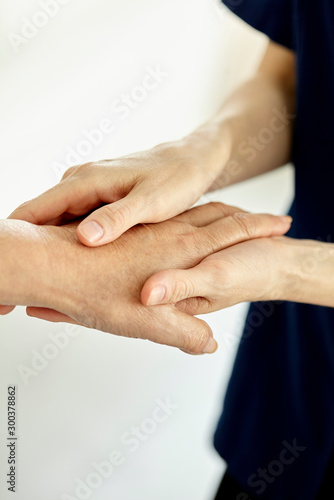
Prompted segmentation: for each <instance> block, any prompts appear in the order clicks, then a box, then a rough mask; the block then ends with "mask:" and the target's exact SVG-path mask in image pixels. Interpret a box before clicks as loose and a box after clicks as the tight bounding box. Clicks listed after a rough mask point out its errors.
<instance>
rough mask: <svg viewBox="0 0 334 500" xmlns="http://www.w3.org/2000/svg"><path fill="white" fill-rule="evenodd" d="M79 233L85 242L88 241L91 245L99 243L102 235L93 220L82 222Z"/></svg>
mask: <svg viewBox="0 0 334 500" xmlns="http://www.w3.org/2000/svg"><path fill="white" fill-rule="evenodd" d="M80 233H81V234H82V236H84V237H85V238H86V240H88V241H90V242H91V243H95V242H96V241H99V240H100V239H101V238H102V236H103V234H104V233H103V229H102V227H101V226H100V224H98V223H97V222H95V221H94V220H90V221H89V222H84V223H83V224H82V225H81V226H80Z"/></svg>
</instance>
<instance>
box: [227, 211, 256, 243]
mask: <svg viewBox="0 0 334 500" xmlns="http://www.w3.org/2000/svg"><path fill="white" fill-rule="evenodd" d="M232 218H233V221H234V222H235V224H237V225H238V227H239V228H240V229H241V232H242V234H244V235H246V236H247V237H248V238H252V237H253V236H254V235H255V234H256V229H257V224H256V220H255V219H254V217H252V215H251V214H248V213H243V212H236V213H235V214H233V215H232Z"/></svg>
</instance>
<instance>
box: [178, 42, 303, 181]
mask: <svg viewBox="0 0 334 500" xmlns="http://www.w3.org/2000/svg"><path fill="white" fill-rule="evenodd" d="M295 79H296V77H295V54H294V53H293V52H292V51H290V50H288V49H286V48H284V47H282V46H280V45H278V44H276V43H274V42H271V41H270V42H269V44H268V48H267V51H266V53H265V55H264V58H263V60H262V62H261V64H260V67H259V69H258V71H257V73H256V74H255V75H254V77H253V78H251V79H250V80H249V81H247V82H246V83H245V84H244V85H242V86H241V87H239V88H238V89H236V91H235V92H234V93H233V94H232V95H231V96H230V97H229V98H228V99H227V100H226V101H225V102H224V104H223V105H222V107H221V109H220V111H219V112H218V113H217V115H216V116H215V117H213V118H212V119H211V120H210V121H208V122H207V123H206V124H204V125H203V126H202V127H200V128H199V129H197V130H196V131H195V132H194V133H193V134H191V135H190V136H189V137H187V138H186V139H185V141H186V142H187V143H188V144H189V147H190V148H192V147H195V142H198V143H201V142H202V143H203V146H202V147H203V148H205V143H208V144H209V146H207V147H209V148H210V154H211V157H212V161H211V163H210V164H212V167H211V170H210V169H209V171H208V173H209V174H210V175H211V176H212V177H214V176H215V174H216V173H217V174H218V177H217V178H216V179H215V180H214V182H213V183H212V185H211V186H210V188H209V190H213V189H217V188H221V187H224V186H227V185H231V184H235V183H237V182H240V181H243V180H245V179H248V178H251V177H255V176H257V175H260V174H263V173H265V172H268V171H269V170H273V169H275V168H277V167H280V166H282V165H285V164H286V163H288V162H289V160H290V152H291V144H292V130H293V118H294V111H295V91H296V82H295ZM197 147H198V146H197Z"/></svg>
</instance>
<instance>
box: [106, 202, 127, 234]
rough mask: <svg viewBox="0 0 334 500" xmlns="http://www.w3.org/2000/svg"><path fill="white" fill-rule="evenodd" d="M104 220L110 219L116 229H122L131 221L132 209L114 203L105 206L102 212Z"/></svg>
mask: <svg viewBox="0 0 334 500" xmlns="http://www.w3.org/2000/svg"><path fill="white" fill-rule="evenodd" d="M102 213H103V214H104V217H105V218H110V217H111V218H112V219H113V224H115V225H116V227H117V228H122V227H124V226H126V225H127V224H128V222H129V220H131V217H132V209H131V208H130V206H129V205H128V204H127V203H122V202H116V203H111V204H109V205H107V206H106V207H105V208H104V210H103V212H101V215H102Z"/></svg>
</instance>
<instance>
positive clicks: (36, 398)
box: [0, 0, 293, 500]
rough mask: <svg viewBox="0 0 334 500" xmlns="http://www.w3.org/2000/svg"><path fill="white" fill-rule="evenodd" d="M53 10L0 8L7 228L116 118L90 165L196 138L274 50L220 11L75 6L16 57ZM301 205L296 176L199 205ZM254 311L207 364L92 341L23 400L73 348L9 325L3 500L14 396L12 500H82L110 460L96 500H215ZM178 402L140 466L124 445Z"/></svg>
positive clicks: (103, 2)
mask: <svg viewBox="0 0 334 500" xmlns="http://www.w3.org/2000/svg"><path fill="white" fill-rule="evenodd" d="M41 3H43V1H42V0H41V1H37V0H29V1H28V0H25V2H22V1H19V0H11V1H9V0H0V29H1V49H0V60H1V70H0V71H1V78H0V109H1V115H0V137H1V148H0V162H1V163H0V165H1V168H0V190H1V196H0V217H2V218H5V217H6V216H7V215H8V214H9V213H10V212H11V211H12V210H13V209H14V208H15V207H16V206H17V205H18V204H19V203H21V202H23V201H25V200H27V199H30V198H32V197H33V196H35V195H37V194H39V193H40V192H41V191H43V190H45V189H46V188H48V187H50V186H52V185H53V184H54V183H55V182H57V181H58V180H59V176H60V170H61V168H60V167H59V164H63V165H65V163H66V161H65V160H66V156H67V154H68V152H69V150H71V151H73V149H74V150H77V149H78V147H79V149H80V141H82V140H83V139H84V135H83V132H82V131H83V130H91V129H93V128H95V127H96V126H98V124H99V122H100V120H101V119H102V118H104V117H106V118H110V119H111V120H112V121H113V123H114V127H115V129H114V131H113V133H111V134H109V135H108V134H105V136H104V138H103V142H102V143H101V144H100V145H99V146H94V147H92V150H91V152H90V154H89V155H86V156H85V155H83V154H81V159H82V161H88V160H91V159H96V158H108V157H117V156H118V155H123V154H126V153H130V152H134V151H137V150H141V149H144V148H148V147H150V146H153V145H155V144H157V143H159V142H162V141H166V140H169V139H174V138H178V137H180V136H182V135H184V134H186V133H188V132H190V131H191V130H192V129H193V128H194V127H196V126H197V125H198V124H199V123H201V122H202V121H203V120H205V119H206V118H208V117H209V116H210V114H211V113H213V112H214V111H215V110H216V109H217V108H218V106H219V105H220V103H221V102H222V100H223V98H224V96H225V95H226V94H227V93H228V92H229V91H230V90H231V88H233V87H234V86H235V85H236V84H237V83H238V82H239V81H241V80H242V79H244V78H247V76H248V75H249V74H250V73H251V72H252V71H253V70H254V67H255V66H256V64H257V62H258V60H259V58H260V57H261V55H262V54H263V51H264V49H265V44H266V40H265V38H264V37H262V36H261V35H258V34H256V33H255V32H254V31H252V30H250V29H248V28H247V27H245V26H244V25H243V23H241V22H238V21H236V20H235V19H234V18H233V17H232V16H230V15H228V14H227V11H226V10H225V9H223V8H221V7H220V6H218V4H217V3H216V2H215V1H213V0H169V1H168V2H167V1H163V0H159V1H158V0H141V1H140V2H138V1H135V0H122V2H119V1H116V0H109V1H107V0H80V1H79V0H70V1H68V2H67V4H66V5H62V6H61V7H60V8H59V11H58V12H56V13H55V15H54V17H51V16H49V18H45V16H44V21H45V22H46V25H45V26H44V27H41V28H40V29H38V30H37V32H36V33H32V34H31V39H30V40H28V42H27V43H24V44H22V45H20V46H19V47H18V50H17V51H15V50H14V48H13V47H12V45H11V43H10V41H9V36H12V39H13V35H10V33H15V34H20V32H21V29H22V26H23V24H24V23H25V21H24V18H27V19H29V20H32V19H34V20H35V21H37V22H38V21H40V22H42V23H43V16H42V17H41V16H40V15H37V14H36V13H37V12H38V11H41V7H40V4H41ZM44 3H46V2H44ZM51 3H52V2H51ZM63 3H64V4H65V3H66V2H65V1H64V2H63ZM38 16H39V17H38ZM157 65H158V66H159V67H160V68H161V71H163V72H164V73H165V74H168V75H166V76H164V77H162V81H161V83H159V85H158V86H157V88H156V89H155V90H152V91H151V92H149V93H148V95H147V96H146V98H145V99H144V100H143V102H141V103H138V105H137V107H136V108H135V109H131V111H130V112H129V114H128V116H127V117H126V118H125V119H123V120H121V119H120V117H119V115H118V114H117V113H115V112H114V111H112V110H111V105H112V103H113V102H114V101H116V100H117V99H119V98H120V96H121V95H122V94H123V93H129V92H130V93H131V92H136V90H134V89H135V87H136V86H138V85H140V84H141V82H142V80H143V78H144V76H145V74H146V73H147V71H149V69H148V68H151V69H152V68H155V67H156V66H157ZM56 165H58V167H56ZM292 189H293V186H292V176H291V169H290V167H284V168H283V169H280V170H278V171H276V172H274V173H271V174H267V175H265V176H262V177H261V178H258V179H255V180H252V181H249V182H245V183H243V184H241V185H239V186H233V187H231V188H228V189H225V190H223V191H221V192H217V193H213V194H212V195H210V196H208V197H204V198H203V199H202V200H201V202H205V201H207V200H208V199H217V200H222V201H225V202H227V203H231V204H234V205H239V206H241V207H243V208H245V209H248V210H251V211H271V212H274V213H283V212H285V211H286V209H287V207H288V205H289V202H290V199H291V196H292ZM14 286H15V284H14ZM245 311H246V305H245V304H242V305H239V306H236V307H233V308H230V309H228V310H225V311H222V312H219V313H215V314H211V315H208V316H206V317H205V319H206V320H207V321H208V322H209V324H210V326H211V327H212V328H213V331H214V334H215V337H216V338H217V339H218V342H219V344H220V347H219V349H218V352H217V353H216V354H215V355H213V356H204V357H191V356H187V355H185V354H184V353H182V352H180V351H178V350H173V349H172V348H168V347H164V346H159V345H155V344H150V343H148V342H140V341H137V340H130V339H123V338H118V337H113V336H111V335H106V334H102V333H100V332H95V331H88V330H84V329H80V333H79V335H77V336H75V337H73V338H72V337H71V338H70V339H69V337H66V338H68V339H69V341H68V345H67V346H66V348H64V349H59V352H58V354H57V355H56V357H55V358H54V359H52V360H49V361H48V362H47V364H46V366H44V367H42V366H40V367H39V368H40V371H39V372H36V373H37V374H36V376H31V377H30V378H29V380H28V383H27V385H26V384H24V382H23V380H22V377H21V376H20V374H19V371H18V367H19V366H20V365H25V366H28V367H31V366H32V365H31V363H32V362H33V358H34V353H35V352H36V351H38V352H39V353H42V352H43V349H44V352H45V346H46V345H47V344H50V343H53V342H54V341H52V340H51V335H52V334H53V335H54V334H58V333H59V334H64V332H65V335H66V331H67V330H66V326H65V325H63V324H58V325H51V324H47V323H44V322H41V321H38V320H34V319H31V318H27V317H26V316H25V312H24V309H23V308H17V310H16V311H15V312H14V313H13V314H11V315H9V316H7V317H4V318H0V334H1V336H0V342H1V349H0V367H1V368H0V369H1V386H0V387H1V406H0V408H1V409H0V471H1V472H0V496H1V499H3V500H7V499H9V498H12V496H13V495H12V494H11V493H10V492H8V491H7V489H6V484H5V481H6V477H5V472H6V471H7V464H6V457H7V452H6V441H5V440H6V433H5V431H6V418H5V417H6V401H5V390H6V387H7V385H9V384H16V385H17V387H18V408H17V413H18V434H19V440H18V482H17V486H18V490H17V493H16V495H15V498H16V500H60V499H61V498H63V499H65V498H78V499H79V498H80V496H77V495H76V494H75V484H76V478H81V479H82V480H85V478H86V477H87V476H88V475H89V474H91V473H92V472H94V467H93V465H92V463H93V462H101V461H105V460H106V459H107V458H108V456H109V454H110V452H111V451H112V450H119V451H120V452H121V454H122V456H123V458H124V462H123V463H122V465H120V466H118V467H115V470H114V472H113V473H112V475H111V477H109V479H104V480H103V481H102V484H101V485H100V486H99V487H98V488H96V489H95V490H94V493H93V494H92V495H90V496H87V498H92V499H94V500H110V499H115V500H157V499H159V500H170V499H171V498H172V499H174V500H210V498H211V497H212V495H213V494H214V491H215V488H216V486H217V484H218V482H219V479H220V477H221V475H222V473H223V470H224V467H225V464H224V463H223V462H222V460H221V459H220V458H219V457H218V456H217V454H216V453H215V451H214V450H213V448H212V444H211V441H212V435H213V431H214V428H215V423H216V421H217V418H218V416H219V412H220V409H221V404H222V399H223V394H224V391H225V387H226V384H227V382H228V377H229V374H230V370H231V368H232V364H233V359H234V355H235V350H236V347H237V339H238V335H239V334H240V331H241V329H242V323H243V319H244V314H245ZM64 338H65V337H64ZM32 350H36V351H32ZM240 397H242V395H241V396H240ZM166 398H169V399H170V401H171V403H173V404H174V405H177V408H175V409H174V410H173V411H172V412H171V415H169V416H168V418H167V419H166V420H165V421H164V422H161V423H160V424H159V425H157V428H156V429H153V428H152V433H151V434H150V435H147V436H144V437H147V439H145V441H142V442H140V445H139V446H138V448H137V449H136V450H135V451H131V450H130V445H129V444H124V443H122V442H121V440H120V439H121V436H122V434H123V433H124V432H126V431H130V430H131V428H132V427H133V426H138V425H141V424H142V423H143V425H144V426H145V425H147V426H148V425H149V423H150V422H149V421H147V420H145V419H147V418H149V417H151V415H152V412H154V410H155V408H156V407H157V404H158V403H157V399H158V400H160V401H164V400H165V399H166ZM160 414H161V413H160ZM151 424H152V421H151ZM146 429H147V430H148V432H149V431H150V429H151V428H149V427H146ZM66 493H67V494H69V495H71V496H70V497H67V496H62V495H64V494H66Z"/></svg>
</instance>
